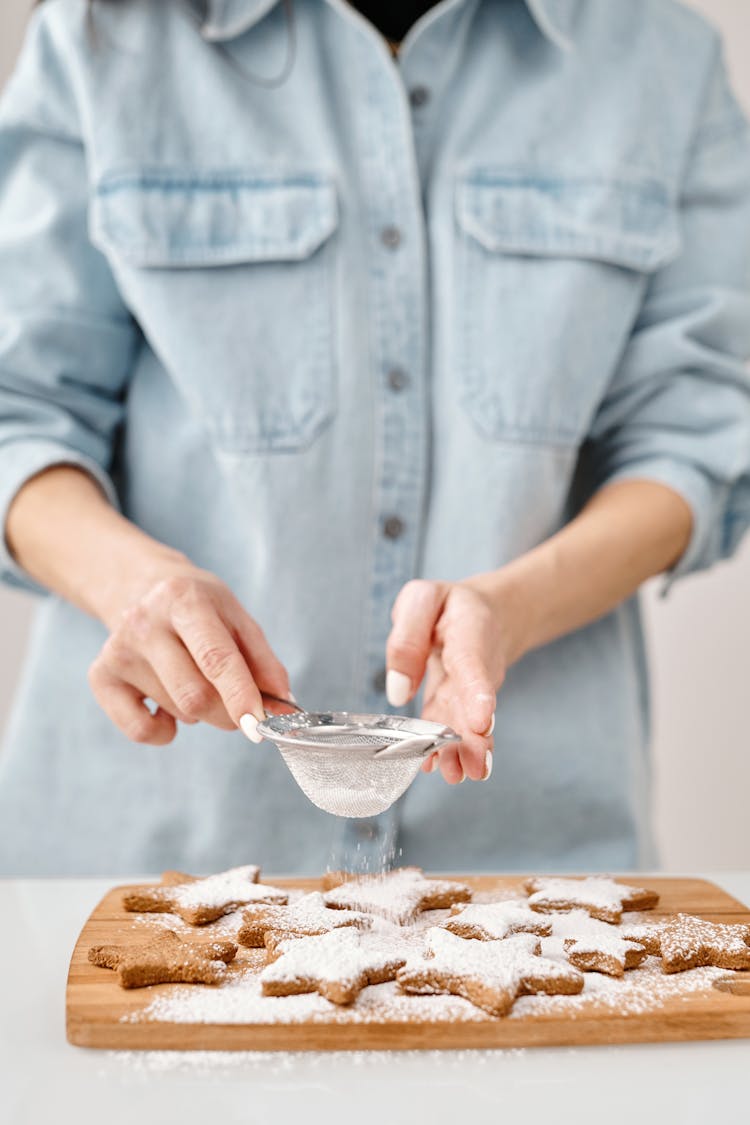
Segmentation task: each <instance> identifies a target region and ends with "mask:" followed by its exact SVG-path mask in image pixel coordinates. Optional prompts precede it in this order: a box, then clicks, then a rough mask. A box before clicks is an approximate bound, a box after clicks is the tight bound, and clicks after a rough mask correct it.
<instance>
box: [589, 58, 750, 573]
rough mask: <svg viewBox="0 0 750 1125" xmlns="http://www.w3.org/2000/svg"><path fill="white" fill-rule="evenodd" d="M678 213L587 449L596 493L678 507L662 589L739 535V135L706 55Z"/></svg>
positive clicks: (742, 482)
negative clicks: (654, 495)
mask: <svg viewBox="0 0 750 1125" xmlns="http://www.w3.org/2000/svg"><path fill="white" fill-rule="evenodd" d="M678 205H679V210H680V226H681V232H682V245H681V250H680V253H679V254H678V256H677V257H676V258H675V259H674V260H673V261H672V262H670V263H669V264H668V265H667V266H666V267H664V268H663V269H662V270H660V271H659V272H658V273H657V274H655V275H654V276H653V277H652V278H651V280H650V284H649V286H648V289H647V292H646V295H645V299H644V302H643V305H642V308H641V310H640V314H639V317H638V320H637V322H636V324H635V325H634V328H633V332H632V335H631V337H630V340H629V343H628V346H627V348H626V350H625V352H624V354H623V357H622V360H621V362H620V364H619V365H618V369H617V372H616V374H615V377H614V379H613V380H612V383H611V385H610V387H609V388H608V392H607V394H606V396H605V398H604V400H603V402H602V403H601V406H600V408H599V410H598V413H597V415H596V417H595V419H594V422H593V425H592V427H591V431H590V434H589V441H588V443H587V445H588V447H589V451H590V452H591V454H592V465H593V466H594V474H595V478H596V481H597V483H598V484H599V485H604V484H608V483H610V482H613V481H616V480H622V479H629V478H632V479H635V478H639V479H649V480H655V481H659V482H661V483H662V484H665V485H667V486H669V487H670V488H672V489H674V490H675V491H676V492H678V493H679V494H680V495H681V496H682V497H683V498H684V499H685V500H686V501H687V503H688V504H689V506H690V508H691V510H692V513H693V532H692V537H691V541H690V543H689V546H688V548H687V550H686V552H685V554H684V555H683V557H682V559H681V560H680V562H679V563H678V565H677V566H676V567H675V569H674V570H673V571H672V572H671V573H670V574H669V575H668V576H667V581H666V583H665V586H664V591H665V592H666V590H667V589H668V588H669V586H670V585H671V583H672V582H673V581H674V579H675V578H677V577H678V576H680V575H683V574H687V573H689V572H691V571H694V570H699V569H702V568H705V567H708V566H710V565H711V564H712V563H714V562H716V561H718V560H719V559H721V558H724V557H727V556H728V555H730V554H731V553H732V551H733V550H734V549H735V547H736V546H737V544H738V543H739V541H740V539H741V538H742V535H743V534H744V532H745V531H746V530H747V528H748V526H750V375H749V374H748V369H747V367H746V361H747V359H748V356H750V131H749V130H748V126H747V123H746V121H745V119H744V118H743V116H742V114H741V112H740V110H739V108H738V107H737V105H736V102H735V101H734V99H733V96H732V94H731V92H730V90H729V87H728V84H727V81H726V77H725V72H724V67H723V64H722V60H721V57H720V53H719V52H718V51H717V57H716V59H715V64H714V68H713V73H712V75H711V79H710V82H709V84H708V89H707V92H706V96H705V98H704V104H703V111H702V113H701V115H700V120H699V122H698V123H697V126H696V130H695V133H694V137H693V142H692V146H691V149H690V152H689V155H688V157H687V159H686V161H685V172H684V176H683V178H682V187H681V192H680V198H679V201H678Z"/></svg>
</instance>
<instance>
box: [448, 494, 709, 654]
mask: <svg viewBox="0 0 750 1125" xmlns="http://www.w3.org/2000/svg"><path fill="white" fill-rule="evenodd" d="M691 530H692V513H691V511H690V508H689V506H688V505H687V503H686V502H685V501H684V500H683V499H682V497H681V496H679V495H678V494H677V493H676V492H674V491H673V490H672V489H670V488H667V487H665V486H664V485H661V484H657V483H656V482H653V481H648V480H642V481H641V480H632V481H621V482H617V483H615V484H613V485H609V486H606V487H604V488H603V489H602V490H601V491H600V492H598V493H596V495H595V496H594V497H593V498H592V499H591V500H590V501H589V503H588V504H587V505H586V507H585V508H584V509H583V510H582V511H581V512H580V514H579V515H578V516H577V517H576V518H575V519H573V520H572V521H571V522H570V523H569V524H567V525H566V527H564V528H563V529H562V530H561V531H559V532H558V533H557V534H556V535H553V536H552V537H551V538H550V539H548V540H546V541H545V542H544V543H542V544H540V546H538V547H536V548H534V549H533V550H531V551H529V552H528V553H527V554H525V555H521V556H520V557H519V558H517V559H515V560H514V561H513V562H511V563H509V564H508V565H507V566H504V567H502V568H500V569H499V570H497V571H493V572H490V573H487V574H481V575H478V576H476V577H475V578H472V579H471V580H470V582H469V584H470V585H471V586H473V587H474V588H475V589H478V590H479V591H480V592H482V593H484V594H485V596H486V597H487V598H488V600H489V601H490V602H491V604H492V605H493V606H494V607H496V611H497V614H498V616H499V618H502V619H503V622H504V628H503V632H504V633H505V635H506V636H508V637H509V638H510V639H509V647H510V652H509V653H508V662H509V663H513V662H515V661H516V660H518V659H519V658H520V657H521V656H522V655H523V654H524V653H525V652H527V651H529V650H530V649H534V648H538V647H539V646H540V645H544V644H547V643H548V642H550V641H553V640H555V639H556V638H558V637H561V636H564V635H565V634H566V633H569V632H572V631H573V630H575V629H579V628H581V627H582V626H584V625H587V624H589V623H590V622H591V621H594V620H596V619H597V618H598V617H601V616H602V615H603V614H605V613H608V612H609V611H610V610H611V609H613V608H614V607H615V606H616V605H618V604H619V603H620V602H622V601H624V600H625V599H626V598H628V597H630V596H631V595H632V594H633V593H635V591H636V590H637V589H638V587H639V586H640V585H641V584H642V583H643V582H645V581H646V579H648V578H651V577H652V576H654V575H656V574H660V573H662V572H663V571H665V570H668V569H670V568H671V567H672V566H674V565H675V564H676V563H677V561H678V560H679V559H680V557H681V556H682V554H683V552H684V551H685V549H686V547H687V545H688V543H689V541H690V534H691Z"/></svg>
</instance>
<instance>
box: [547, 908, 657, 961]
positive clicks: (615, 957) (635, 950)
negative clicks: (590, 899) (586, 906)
mask: <svg viewBox="0 0 750 1125" xmlns="http://www.w3.org/2000/svg"><path fill="white" fill-rule="evenodd" d="M547 917H548V918H549V919H550V922H551V925H552V934H553V937H552V939H551V941H550V942H549V943H547V942H543V943H542V951H543V952H548V949H547V948H545V946H549V945H552V943H553V942H556V941H559V942H560V944H561V949H562V951H563V952H564V953H565V955H566V956H567V958H568V960H569V961H570V963H571V965H575V967H576V968H577V969H581V970H582V971H583V972H584V973H605V974H606V975H607V976H610V977H621V976H622V975H623V973H624V972H625V970H626V969H636V968H637V967H638V966H639V965H640V964H641V962H643V961H645V959H646V956H647V951H646V949H645V947H644V946H643V944H642V943H640V942H637V941H634V940H633V939H632V938H626V937H625V936H624V934H623V931H622V929H621V927H619V926H613V925H611V923H609V922H600V921H599V920H598V919H597V918H592V917H591V916H590V915H589V914H587V913H586V911H585V910H570V911H567V912H566V913H564V914H551V915H547Z"/></svg>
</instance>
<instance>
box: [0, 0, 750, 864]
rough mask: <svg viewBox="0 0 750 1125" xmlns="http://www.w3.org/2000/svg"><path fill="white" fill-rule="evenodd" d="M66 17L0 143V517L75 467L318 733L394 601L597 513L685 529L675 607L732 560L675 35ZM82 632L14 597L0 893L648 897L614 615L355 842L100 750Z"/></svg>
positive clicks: (25, 72)
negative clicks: (393, 875)
mask: <svg viewBox="0 0 750 1125" xmlns="http://www.w3.org/2000/svg"><path fill="white" fill-rule="evenodd" d="M290 7H291V13H292V16H293V19H292V20H291V21H290V16H289V10H290ZM93 11H94V15H93V27H90V26H89V18H88V17H87V14H86V5H85V4H84V2H83V0H47V2H46V3H44V4H43V5H42V6H41V7H40V8H39V9H38V10H37V11H36V13H35V15H34V16H33V19H32V23H31V28H30V31H29V35H28V39H27V42H26V45H25V49H24V51H23V54H22V57H21V60H20V63H19V66H18V69H17V71H16V74H15V76H14V77H13V79H12V80H11V82H10V84H9V86H8V88H7V90H6V92H5V95H4V97H3V100H2V107H1V109H0V519H3V518H4V514H5V511H6V510H7V507H8V505H9V503H10V502H11V500H12V498H13V496H14V495H15V493H16V492H17V491H18V489H19V488H20V487H21V485H22V484H23V483H24V481H26V480H27V479H28V478H29V477H30V476H31V475H33V474H34V473H37V472H39V471H40V470H41V469H43V468H44V467H45V466H48V465H51V464H55V463H60V462H70V463H74V464H77V465H80V466H82V467H83V468H84V469H86V470H88V471H89V472H90V473H91V474H93V476H94V477H95V478H96V479H97V480H98V481H100V482H101V485H102V487H103V488H104V489H105V490H106V492H107V494H108V496H109V497H110V499H111V501H112V503H114V504H117V505H119V507H120V508H121V510H122V511H123V512H124V513H125V514H126V515H127V516H128V517H129V518H130V519H132V520H133V521H135V522H136V523H137V524H138V525H139V526H140V527H142V528H144V529H145V530H146V531H147V532H148V533H150V534H152V535H154V536H156V537H158V538H159V539H161V540H163V541H165V542H167V543H169V544H172V545H173V546H175V547H177V548H179V549H180V550H182V551H184V552H185V553H186V554H187V555H188V556H190V558H191V559H192V560H194V561H195V562H196V563H197V564H198V565H200V566H202V567H206V568H208V569H209V570H211V571H213V572H215V573H217V574H218V575H219V576H220V577H221V578H222V579H224V580H225V581H226V582H227V583H228V584H229V586H230V587H231V588H232V589H233V590H234V592H235V593H236V594H237V596H238V597H239V598H240V600H241V601H242V602H243V603H244V604H245V606H246V607H247V608H248V610H249V611H250V612H251V613H252V614H253V615H254V616H255V617H256V618H257V619H258V620H259V622H260V623H261V625H262V626H263V628H264V629H265V631H266V633H267V635H268V637H269V640H270V642H271V643H272V645H273V646H274V648H275V650H276V651H277V653H278V654H279V656H280V658H281V659H282V660H283V661H284V662H285V663H286V665H287V667H288V668H289V671H290V675H291V682H292V687H293V690H294V692H295V694H296V695H297V697H298V698H299V699H300V700H301V701H302V702H303V703H304V704H305V705H306V706H308V707H311V708H320V709H325V708H347V709H357V710H372V711H381V710H385V709H386V702H385V697H384V693H383V665H384V648H385V642H386V638H387V635H388V632H389V625H390V621H389V612H390V608H391V605H392V603H393V601H394V599H395V597H396V595H397V594H398V591H399V590H400V588H401V586H402V585H403V584H404V583H405V582H406V581H407V580H408V579H410V578H412V577H414V576H418V575H422V576H425V577H428V578H441V579H446V580H458V579H461V578H465V577H467V576H469V575H471V574H474V573H477V572H480V571H485V570H488V569H491V568H496V567H499V566H502V565H503V564H504V563H506V562H507V561H508V560H510V559H513V558H514V557H515V556H517V555H518V554H519V553H521V552H524V551H526V550H528V549H530V548H531V547H533V546H534V545H536V544H538V543H539V542H540V541H542V540H544V539H545V538H547V537H548V536H550V535H551V534H553V533H554V532H555V531H556V530H557V529H559V528H560V527H561V526H562V525H563V524H564V523H565V522H566V521H567V520H569V519H570V518H571V516H572V515H573V514H574V513H575V512H576V511H578V510H579V509H580V507H581V505H582V504H583V503H584V502H585V500H586V498H587V497H589V496H590V495H591V494H592V493H593V492H594V491H595V490H596V489H597V488H599V487H601V486H602V485H604V484H605V483H608V482H610V481H614V480H618V479H624V478H646V479H650V480H654V481H660V482H662V483H664V484H665V485H668V486H669V487H671V488H673V489H675V490H676V491H677V492H678V493H679V494H680V495H682V496H683V497H684V498H685V499H686V500H687V502H688V503H689V505H690V507H691V509H692V512H693V517H694V530H693V535H692V540H691V543H690V546H689V548H688V550H687V553H686V554H685V556H684V558H683V560H682V562H681V563H680V565H679V567H678V569H677V571H676V572H675V574H683V573H688V572H690V571H692V570H695V569H698V568H703V567H706V566H709V565H711V564H712V563H714V562H715V561H716V560H718V559H719V558H721V557H724V556H726V555H728V554H729V553H730V552H731V551H732V549H733V548H734V547H735V545H736V544H737V542H738V540H739V538H740V536H741V534H742V532H743V531H744V530H745V528H746V527H747V525H748V524H749V523H750V382H749V381H748V376H747V374H746V373H745V369H744V366H743V361H744V358H745V357H746V356H747V354H748V352H750V299H749V289H750V143H749V142H748V131H747V127H746V124H745V121H744V120H743V118H742V116H741V114H740V112H739V110H738V108H737V105H736V103H735V101H734V99H733V97H732V95H731V94H730V92H729V90H728V87H727V82H726V78H725V73H724V69H723V65H722V61H721V51H720V46H719V43H718V40H717V37H716V35H715V34H714V32H713V31H711V30H710V29H709V28H707V27H706V26H705V25H704V24H703V23H702V22H701V21H700V20H699V19H698V18H696V17H695V16H694V15H693V14H692V13H690V12H688V11H687V10H685V9H683V8H681V7H679V6H677V5H675V4H673V3H671V2H668V0H629V2H628V3H627V4H623V3H619V2H617V0H443V2H442V3H440V4H438V5H437V6H436V7H434V8H433V9H432V10H431V11H430V12H428V13H427V14H426V15H425V16H424V17H422V18H421V19H420V20H419V22H418V23H417V24H416V25H415V26H414V27H413V28H412V30H411V31H410V32H409V34H408V35H407V37H406V39H405V41H404V44H403V46H402V50H401V52H400V55H399V57H398V59H397V60H395V61H394V60H393V58H392V57H391V55H390V53H389V50H388V48H387V45H386V43H385V41H384V40H383V39H382V38H381V37H380V36H379V35H378V34H377V32H376V31H375V30H374V29H373V28H372V27H371V26H370V25H369V24H368V23H367V22H366V21H365V20H364V19H363V18H362V17H361V16H360V15H359V14H358V13H357V12H356V11H355V10H354V9H352V8H351V7H349V6H348V5H347V4H345V3H343V0H298V2H296V3H294V4H293V5H291V6H288V5H285V4H282V3H279V2H276V3H275V2H274V0H213V2H211V3H209V4H208V5H207V10H205V11H204V10H203V7H202V6H201V5H199V4H190V3H188V2H187V0H183V2H178V0H160V2H157V0H121V2H118V3H111V4H109V3H102V4H98V5H95V6H94V10H93ZM0 565H2V567H3V569H4V575H5V577H6V579H7V580H8V581H9V582H11V583H16V584H20V585H22V586H27V587H29V588H31V589H34V588H35V587H34V584H33V583H32V582H31V581H30V579H29V578H28V577H27V576H26V575H25V574H24V573H23V572H22V571H21V570H20V569H19V568H18V566H16V565H15V564H14V562H13V560H12V559H11V558H10V557H9V555H8V553H7V551H6V552H5V553H4V555H3V558H2V562H1V564H0ZM675 574H673V575H672V576H670V578H669V579H668V581H671V580H672V579H673V578H674V577H675ZM39 592H41V591H39ZM105 637H106V634H105V631H104V629H103V627H102V626H101V625H100V624H99V623H97V622H95V621H93V620H92V619H90V618H88V617H87V616H85V615H84V614H83V613H81V612H79V611H77V610H76V609H74V608H72V607H71V606H70V605H68V604H66V603H65V602H63V601H62V600H60V599H59V598H56V597H53V596H47V597H43V598H41V599H40V602H39V609H38V611H37V615H36V619H35V627H34V631H33V638H32V643H31V648H30V652H29V654H28V658H27V661H26V665H25V670H24V676H23V679H22V686H21V689H20V692H19V695H18V698H17V701H16V706H15V709H14V712H13V716H12V721H11V723H10V727H9V731H8V735H7V739H6V743H5V747H4V750H3V753H2V756H1V757H0V770H1V773H0V871H2V872H3V873H36V874H42V873H52V872H90V873H98V872H102V873H104V872H106V873H117V872H125V871H135V870H139V871H147V870H148V871H150V870H156V869H158V868H160V867H163V866H180V867H183V868H185V869H188V870H191V869H194V870H196V871H203V870H210V869H218V868H220V867H222V866H225V865H228V864H230V863H239V862H245V861H257V862H259V863H262V864H263V865H264V866H265V868H266V869H268V870H269V872H280V871H290V872H319V871H321V870H322V869H324V868H325V867H326V865H327V864H328V863H341V862H347V863H350V864H359V865H361V866H363V867H365V866H367V865H368V864H374V863H377V862H378V860H379V857H381V856H382V855H383V854H385V853H388V854H390V855H391V856H394V857H395V858H396V859H397V860H398V861H399V862H409V863H417V864H421V865H423V866H426V867H428V868H432V869H444V870H459V869H463V870H479V871H481V870H491V869H496V870H497V869H507V870H520V869H524V868H525V869H529V870H534V869H540V868H547V869H556V870H566V869H567V870H571V869H579V870H580V869H589V870H594V869H598V870H601V869H609V870H617V869H623V868H628V867H635V866H638V865H642V864H653V863H655V862H656V857H655V854H654V851H653V844H652V841H651V833H650V830H649V775H650V766H649V755H648V696H647V679H646V668H645V662H644V654H643V644H642V633H641V625H640V620H639V615H638V608H637V601H636V600H635V599H634V600H631V601H629V602H627V603H626V604H623V605H622V606H620V607H619V608H618V609H617V610H616V611H615V612H613V613H611V614H609V615H608V616H606V617H604V618H603V619H601V620H599V621H597V622H596V623H595V624H593V625H591V626H589V627H588V628H585V629H582V630H580V631H579V632H577V633H574V634H572V635H569V636H567V637H565V638H563V639H561V640H559V641H557V642H556V643H554V644H551V645H549V646H547V647H545V648H543V649H540V650H538V651H535V652H532V653H530V654H529V655H527V656H526V657H525V658H524V659H523V660H522V661H521V662H520V663H519V664H518V665H517V666H515V667H514V668H513V669H512V670H511V672H510V675H509V676H508V680H507V682H506V685H505V686H504V687H503V689H502V691H501V693H500V696H499V699H498V714H497V727H496V733H495V743H496V751H495V768H494V772H493V776H492V778H491V780H490V781H489V782H488V783H486V784H476V783H472V782H469V783H468V784H465V785H461V786H458V787H455V788H452V787H448V786H447V785H445V783H444V782H443V781H442V779H441V778H440V776H439V775H436V774H434V775H431V776H427V775H420V776H419V777H418V779H417V781H416V782H415V783H414V785H413V786H412V787H411V788H410V789H409V790H408V791H407V793H406V794H405V796H404V797H403V799H402V800H401V801H399V802H398V804H397V805H396V806H395V807H394V808H393V809H391V810H390V811H389V812H388V813H385V814H383V815H382V816H381V817H378V818H373V819H371V820H361V821H347V820H343V819H339V818H336V817H331V816H328V815H327V814H326V813H323V812H320V811H319V810H318V809H316V808H315V807H313V806H312V805H311V804H310V803H309V802H308V801H307V799H306V798H305V797H304V796H303V794H302V793H301V792H300V791H299V790H298V789H297V787H296V785H295V783H294V781H293V780H292V779H291V777H290V775H289V774H288V772H287V770H286V767H285V766H284V764H283V762H282V760H281V758H280V755H279V754H278V752H277V751H276V749H275V748H274V747H273V746H272V745H271V744H269V743H265V744H263V745H262V746H260V747H256V746H253V745H251V744H250V743H248V742H247V741H246V740H245V739H244V738H243V736H242V735H241V734H240V733H235V734H227V733H223V732H220V731H217V730H215V729H213V728H210V727H208V726H203V725H201V726H196V727H187V728H184V729H180V731H179V734H178V737H177V739H176V741H175V743H174V744H173V745H172V746H170V747H167V748H152V747H143V746H136V745H133V744H131V743H129V742H128V741H127V740H126V739H125V738H124V737H123V736H121V735H120V734H119V733H118V732H117V731H116V730H115V729H114V727H113V726H112V725H111V724H110V723H109V721H108V719H107V718H106V717H105V716H104V714H103V713H102V712H101V711H100V710H99V708H98V706H97V704H96V703H95V701H94V699H93V697H92V695H91V693H90V691H89V688H88V685H87V680H86V672H87V669H88V666H89V664H90V663H91V661H92V660H93V659H94V657H95V656H96V654H97V652H98V650H99V648H100V647H101V645H102V643H103V642H104V640H105Z"/></svg>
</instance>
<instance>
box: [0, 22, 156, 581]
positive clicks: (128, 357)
mask: <svg viewBox="0 0 750 1125" xmlns="http://www.w3.org/2000/svg"><path fill="white" fill-rule="evenodd" d="M53 7H54V6H53ZM66 61H67V60H66V57H65V47H64V45H63V44H61V43H60V42H58V41H57V38H56V35H55V26H54V23H52V22H51V21H50V19H49V18H48V17H47V13H46V12H45V10H44V9H41V10H40V11H39V12H38V13H36V14H35V16H34V17H33V18H32V23H31V27H30V30H29V34H28V37H27V40H26V44H25V46H24V50H23V52H22V55H21V60H20V62H19V66H18V68H17V70H16V73H15V75H14V76H13V78H12V79H11V81H10V83H9V85H8V87H7V89H6V91H5V93H4V95H3V99H2V101H1V102H0V530H1V531H2V532H3V533H2V534H1V535H0V578H3V579H4V580H5V581H7V582H9V583H11V584H15V585H21V586H24V587H26V588H28V589H31V590H35V591H39V587H38V586H37V585H36V584H35V583H34V582H32V581H31V580H30V579H29V577H28V576H27V575H26V574H25V572H23V571H22V569H21V568H20V567H19V566H18V565H17V564H16V563H15V561H14V560H13V558H12V557H11V555H10V553H9V551H8V548H7V542H6V538H5V534H4V529H5V525H6V519H7V514H8V510H9V507H10V504H11V502H12V501H13V499H14V497H15V496H16V494H17V493H18V491H19V489H20V488H21V487H22V485H23V484H24V483H25V482H26V481H28V480H29V479H30V478H31V477H32V476H34V475H36V474H38V473H39V472H41V471H42V470H43V469H45V468H48V467H49V466H50V465H54V464H62V463H65V464H73V465H78V466H79V467H81V468H82V469H84V470H86V471H87V472H88V473H90V474H91V476H92V477H94V478H95V479H96V480H97V481H98V482H99V484H100V486H101V487H102V489H103V490H104V492H105V493H106V495H107V496H108V497H109V499H110V501H111V502H112V503H115V504H116V503H117V494H116V490H115V487H114V485H113V483H112V480H111V477H110V473H109V470H110V465H111V459H112V450H113V442H114V439H115V435H116V433H117V429H118V426H119V425H120V424H121V422H122V417H123V396H124V391H125V386H126V382H127V377H128V373H129V371H130V370H131V367H132V362H133V352H134V348H135V346H136V341H137V336H138V334H137V331H136V329H135V326H134V323H133V321H132V318H131V317H130V315H129V313H128V312H127V309H126V308H125V307H124V305H123V302H122V300H121V298H120V295H119V293H118V290H117V287H116V285H115V282H114V279H113V277H112V275H111V272H110V270H109V267H108V265H107V263H106V261H105V259H104V257H103V256H102V255H101V254H100V253H99V251H97V250H96V249H95V248H94V246H93V245H92V244H91V242H90V241H89V237H88V231H87V204H88V176H87V166H86V156H85V144H84V141H83V137H82V130H81V127H80V123H79V120H78V116H79V115H78V113H77V108H76V100H75V96H74V92H73V88H72V83H71V82H69V81H68V78H67V66H66Z"/></svg>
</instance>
